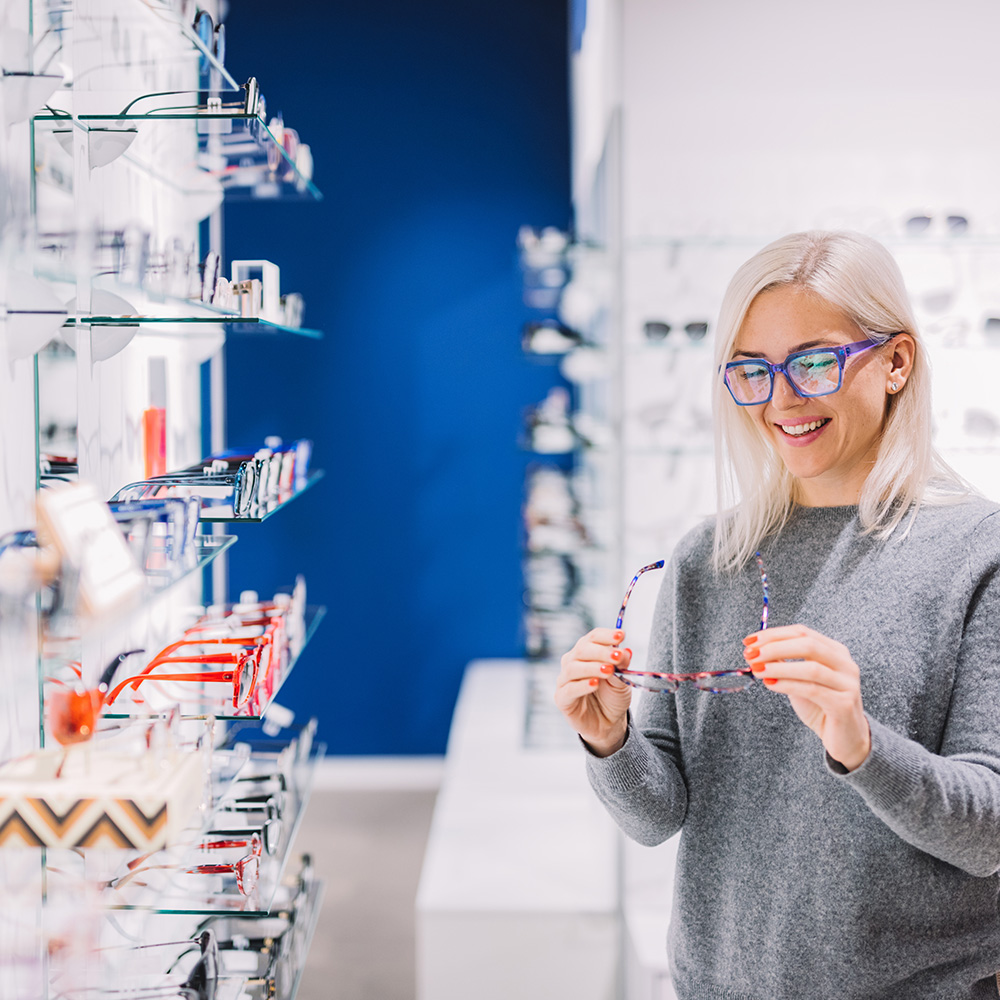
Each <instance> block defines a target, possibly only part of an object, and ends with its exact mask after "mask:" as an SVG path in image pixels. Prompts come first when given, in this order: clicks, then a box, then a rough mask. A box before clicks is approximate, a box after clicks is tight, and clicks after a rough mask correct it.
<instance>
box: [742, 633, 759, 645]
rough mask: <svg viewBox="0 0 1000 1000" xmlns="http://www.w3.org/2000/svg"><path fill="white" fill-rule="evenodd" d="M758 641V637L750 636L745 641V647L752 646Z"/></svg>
mask: <svg viewBox="0 0 1000 1000" xmlns="http://www.w3.org/2000/svg"><path fill="white" fill-rule="evenodd" d="M756 641H757V636H755V635H748V636H747V637H746V638H745V639H744V640H743V645H744V646H752V645H753V644H754V643H755V642H756Z"/></svg>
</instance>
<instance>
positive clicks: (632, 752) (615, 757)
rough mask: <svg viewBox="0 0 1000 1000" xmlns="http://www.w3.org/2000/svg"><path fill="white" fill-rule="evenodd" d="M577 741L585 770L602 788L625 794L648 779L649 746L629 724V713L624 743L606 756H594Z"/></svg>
mask: <svg viewBox="0 0 1000 1000" xmlns="http://www.w3.org/2000/svg"><path fill="white" fill-rule="evenodd" d="M580 742H581V743H583V746H584V748H585V749H586V751H587V770H588V771H590V772H591V773H592V774H593V775H594V776H595V777H598V776H599V777H600V781H601V784H602V785H603V786H604V787H605V788H608V789H610V790H612V791H615V792H628V791H631V790H632V789H633V788H638V787H639V786H640V785H642V784H643V783H644V782H645V781H646V780H647V779H648V778H649V773H650V764H651V758H650V754H649V745H648V743H647V742H646V740H645V739H644V738H643V736H642V734H640V733H637V732H636V730H635V726H633V725H632V714H631V712H630V713H629V716H628V731H627V733H626V734H625V742H624V743H623V744H622V745H621V746H620V747H619V748H618V749H617V750H616V751H615V752H614V753H613V754H611V755H610V756H608V757H598V756H597V754H595V753H594V752H593V751H592V750H591V749H590V747H589V746H587V744H586V743H585V742H584V741H583V739H581V740H580Z"/></svg>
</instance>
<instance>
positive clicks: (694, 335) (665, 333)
mask: <svg viewBox="0 0 1000 1000" xmlns="http://www.w3.org/2000/svg"><path fill="white" fill-rule="evenodd" d="M672 329H673V327H672V326H671V325H670V324H669V323H664V322H663V321H661V320H649V321H647V322H646V323H643V325H642V332H643V334H645V337H646V339H647V340H648V341H651V342H654V343H655V342H659V341H664V340H666V339H667V337H669V336H670V331H671V330H672ZM683 329H684V332H685V333H686V334H687V336H688V339H689V340H691V341H693V342H695V343H697V342H698V341H699V340H704V339H705V334H707V333H708V323H705V322H693V323H685V324H684V327H683Z"/></svg>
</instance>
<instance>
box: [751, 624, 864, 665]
mask: <svg viewBox="0 0 1000 1000" xmlns="http://www.w3.org/2000/svg"><path fill="white" fill-rule="evenodd" d="M743 656H744V659H746V661H747V663H750V664H753V663H755V662H764V663H769V662H773V661H775V660H818V661H820V662H821V663H826V664H829V665H830V666H831V667H836V668H837V669H840V670H849V669H850V668H851V666H852V665H853V663H854V661H853V660H852V659H851V656H850V653H849V652H848V651H847V648H846V647H845V646H844V645H843V644H842V643H839V642H837V641H836V640H834V639H830V638H828V637H827V636H825V635H820V634H819V633H818V632H811V633H810V634H808V635H793V636H788V637H776V638H772V639H769V640H768V641H767V642H761V643H757V644H754V645H750V646H745V647H744V649H743Z"/></svg>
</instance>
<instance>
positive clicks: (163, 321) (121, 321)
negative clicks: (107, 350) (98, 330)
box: [63, 303, 323, 340]
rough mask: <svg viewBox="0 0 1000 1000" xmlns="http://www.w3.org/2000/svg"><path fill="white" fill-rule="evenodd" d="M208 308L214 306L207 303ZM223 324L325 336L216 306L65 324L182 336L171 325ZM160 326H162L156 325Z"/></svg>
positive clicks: (248, 329)
mask: <svg viewBox="0 0 1000 1000" xmlns="http://www.w3.org/2000/svg"><path fill="white" fill-rule="evenodd" d="M193 304H194V305H196V306H200V305H201V303H193ZM204 308H206V309H208V308H211V307H207V306H206V307H204ZM206 324H211V325H213V326H224V327H226V328H228V329H229V330H230V331H232V332H234V333H291V334H294V335H296V336H298V337H309V338H311V339H313V340H322V339H323V331H322V330H313V329H310V328H308V327H304V326H284V325H283V324H281V323H275V322H273V321H271V320H267V319H262V318H260V317H258V316H236V315H234V314H233V313H228V312H222V311H221V310H216V311H212V312H205V313H204V314H203V315H196V316H78V317H73V318H71V319H67V320H66V321H65V323H63V326H69V327H73V326H136V327H140V329H141V328H143V327H151V328H153V329H151V330H149V331H148V332H151V333H158V334H163V333H167V332H169V333H171V334H174V335H177V336H183V334H184V331H183V330H181V331H178V330H169V329H168V328H169V327H172V326H178V325H180V326H195V325H200V326H204V325H206ZM157 327H159V328H160V329H156V328H157Z"/></svg>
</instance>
